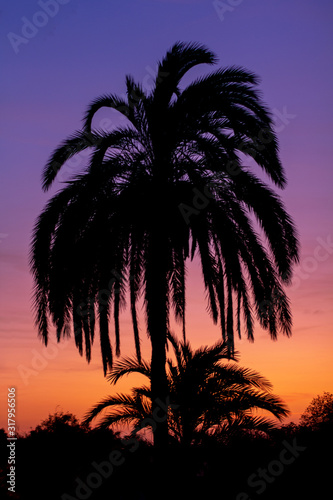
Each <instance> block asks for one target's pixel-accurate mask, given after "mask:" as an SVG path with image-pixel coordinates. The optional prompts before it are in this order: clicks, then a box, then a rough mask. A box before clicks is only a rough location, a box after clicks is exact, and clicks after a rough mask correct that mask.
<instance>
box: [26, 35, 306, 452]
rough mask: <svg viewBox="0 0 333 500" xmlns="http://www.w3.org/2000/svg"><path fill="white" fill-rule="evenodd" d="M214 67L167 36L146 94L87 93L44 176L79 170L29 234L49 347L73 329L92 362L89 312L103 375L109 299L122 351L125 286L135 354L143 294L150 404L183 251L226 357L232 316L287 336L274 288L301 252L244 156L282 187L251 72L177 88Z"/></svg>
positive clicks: (47, 181)
mask: <svg viewBox="0 0 333 500" xmlns="http://www.w3.org/2000/svg"><path fill="white" fill-rule="evenodd" d="M215 62H216V57H215V55H214V54H213V53H212V52H211V51H209V50H208V49H207V48H206V47H204V46H202V45H199V44H194V43H188V44H186V43H176V44H175V45H174V46H173V47H172V48H171V49H170V50H169V51H168V52H167V54H166V56H165V57H164V58H163V59H162V61H161V62H160V63H159V65H158V70H157V75H156V79H155V84H154V87H153V89H152V90H151V91H149V92H148V91H147V92H146V91H145V90H144V89H143V88H142V87H141V86H140V85H139V84H137V83H135V82H134V80H133V78H132V77H130V76H128V77H127V78H126V88H127V97H126V98H124V99H123V98H121V97H118V96H116V95H114V94H110V95H104V96H102V97H100V98H98V99H96V100H95V101H94V102H93V103H92V104H91V105H90V106H89V108H88V110H87V113H86V115H85V119H84V127H83V130H80V131H78V132H76V133H75V134H74V135H73V136H72V137H70V138H68V139H67V140H65V141H64V142H63V143H62V144H61V145H60V146H59V147H58V148H57V149H56V150H55V151H54V152H53V154H52V155H51V158H50V160H49V161H48V163H47V165H46V166H45V169H44V172H43V188H44V190H48V189H49V187H50V186H51V185H52V183H53V182H54V180H55V178H56V176H57V173H58V172H59V170H60V169H61V167H62V166H63V165H64V164H65V163H66V161H67V160H69V159H70V158H71V157H73V156H74V155H76V154H78V153H80V152H82V151H83V150H85V149H88V148H89V149H90V150H91V156H90V159H89V162H88V165H87V166H86V168H85V169H84V171H83V172H80V173H78V174H77V175H76V176H74V177H73V178H71V179H69V180H68V182H66V184H65V186H64V188H63V189H62V190H61V191H60V192H58V193H57V194H55V195H54V196H53V197H52V198H51V200H50V201H49V202H48V204H47V205H46V207H45V209H44V210H43V212H42V213H41V215H40V216H39V218H38V220H37V222H36V225H35V228H34V233H33V240H32V250H31V268H32V272H33V276H34V283H35V289H34V297H35V310H36V324H37V326H38V331H39V334H40V335H41V336H42V338H43V340H44V342H45V344H47V341H48V337H49V323H50V319H51V321H52V323H53V324H54V325H55V327H56V332H57V338H58V341H59V340H60V339H61V337H62V336H66V335H69V333H70V329H71V328H70V325H71V323H72V324H73V331H74V338H75V343H76V346H77V348H78V349H79V352H80V354H81V355H82V354H83V352H84V351H85V355H86V358H87V360H88V361H90V358H91V344H92V342H93V339H94V331H95V318H96V319H97V320H98V323H99V332H100V344H101V352H102V360H103V370H104V374H106V373H107V370H108V369H111V368H112V349H111V343H110V338H109V319H110V314H111V306H112V308H113V318H114V332H115V342H116V353H117V354H119V352H120V326H119V311H120V309H121V308H122V307H124V306H125V296H126V291H127V290H129V296H130V310H131V315H132V321H133V329H134V337H135V344H136V351H137V356H138V359H140V340H139V325H138V318H137V311H136V308H137V301H138V299H139V297H140V296H141V295H143V298H144V303H145V312H146V320H147V330H148V333H149V336H150V340H151V345H152V360H151V362H152V366H151V369H152V397H153V406H154V405H155V404H156V403H155V401H156V399H157V398H159V399H160V400H165V397H166V394H167V379H166V372H165V362H166V353H165V348H166V337H167V332H168V329H169V315H170V308H173V309H174V313H175V317H176V319H177V320H179V321H180V322H181V323H182V325H183V326H182V327H183V332H184V335H185V276H186V260H187V259H188V258H191V259H193V257H194V256H195V255H197V256H198V258H199V259H200V261H201V268H202V274H203V280H204V286H205V289H206V292H207V298H208V309H209V312H210V314H211V316H212V319H213V321H214V323H217V322H219V323H220V325H221V330H222V336H223V339H224V340H225V341H227V342H228V345H229V351H230V353H231V354H232V352H233V344H234V330H237V331H238V335H240V332H241V320H240V316H241V311H242V312H243V316H244V325H245V326H244V327H245V332H246V335H247V337H248V338H249V339H250V340H253V322H254V314H255V316H256V317H257V319H258V320H259V322H260V325H261V326H262V327H263V328H265V329H267V330H268V331H269V333H270V335H271V337H272V338H276V336H277V334H278V332H279V331H281V332H282V333H283V334H286V335H290V334H291V323H292V320H291V313H290V308H289V303H288V299H287V296H286V294H285V292H284V290H283V284H284V283H288V282H289V281H290V279H291V273H292V265H293V263H294V262H296V261H297V260H298V242H297V237H296V235H295V229H294V226H293V223H292V221H291V219H290V217H289V216H288V214H287V213H286V211H285V209H284V207H283V204H282V202H281V200H280V199H279V197H278V196H277V195H276V194H275V193H274V192H273V191H272V190H271V188H270V187H268V185H266V184H265V183H264V182H263V181H261V180H260V179H259V178H257V177H256V176H255V175H254V174H253V173H251V168H250V167H248V166H246V165H244V161H243V159H244V158H246V157H248V158H250V159H252V160H254V161H255V162H256V163H257V164H258V165H259V166H260V167H261V168H262V169H263V170H264V172H266V174H267V175H268V177H269V178H270V179H271V181H272V182H273V183H275V184H276V185H277V186H278V187H281V188H282V187H283V186H284V185H285V182H286V181H285V176H284V172H283V168H282V165H281V163H280V160H279V157H278V146H277V140H276V137H275V134H274V131H273V125H272V118H271V116H270V113H269V112H268V110H267V109H266V107H265V106H264V105H263V103H262V102H261V99H260V97H259V95H258V90H257V88H256V86H257V78H256V76H255V75H254V74H252V73H251V72H248V71H246V70H244V69H242V68H236V67H230V68H225V69H218V70H217V71H214V72H212V73H209V74H208V75H206V76H203V77H201V78H198V79H196V80H195V81H194V82H193V83H191V84H190V85H188V86H187V87H186V88H182V87H181V86H180V82H181V79H182V77H183V76H184V75H185V74H186V72H187V71H188V70H190V69H191V68H193V67H194V66H196V65H198V64H201V63H206V64H214V63H215ZM105 106H106V107H109V108H113V109H115V110H117V111H119V113H121V114H122V115H124V116H125V117H126V119H127V123H126V124H124V125H122V126H120V127H118V128H115V129H114V130H112V131H111V132H106V131H103V130H97V129H94V128H93V127H92V123H93V119H94V116H95V114H96V113H97V111H98V110H99V109H100V108H102V107H105ZM253 216H254V218H256V220H257V221H258V225H259V228H260V231H261V232H262V237H260V236H259V234H258V231H257V230H256V229H255V227H254V223H253V221H252V217H253ZM264 241H265V242H266V243H267V244H265V245H264ZM253 313H254V314H253ZM234 325H235V326H234ZM166 440H167V426H166V424H165V423H161V424H160V425H159V426H158V428H157V429H156V431H155V442H156V444H159V445H161V446H163V443H165V442H166Z"/></svg>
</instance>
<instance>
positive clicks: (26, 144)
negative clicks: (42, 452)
mask: <svg viewBox="0 0 333 500" xmlns="http://www.w3.org/2000/svg"><path fill="white" fill-rule="evenodd" d="M44 3H45V4H47V2H43V0H42V1H40V2H38V1H32V0H15V1H12V2H4V1H2V2H1V4H0V5H1V8H0V18H1V28H0V29H1V33H0V34H1V61H2V79H1V87H2V88H1V93H0V99H1V111H2V112H1V138H0V141H1V174H2V179H1V198H0V200H1V220H0V262H1V288H0V292H1V313H0V317H1V334H0V335H1V336H0V365H1V374H0V387H1V397H0V401H1V403H0V410H1V411H0V427H5V428H6V414H7V411H6V407H5V405H4V401H6V397H7V396H6V391H7V388H8V387H13V386H14V387H16V391H17V426H18V429H19V430H20V431H21V432H24V431H28V430H29V429H30V428H31V427H34V426H35V425H37V424H38V423H39V422H40V421H41V420H42V419H44V418H46V417H47V415H48V414H49V413H53V412H54V411H56V410H63V411H70V412H73V413H75V414H76V415H77V416H78V417H79V418H81V417H82V416H83V414H84V413H85V411H86V410H87V409H88V408H89V407H90V406H91V405H92V404H93V403H95V402H97V401H98V400H99V399H100V398H102V397H104V396H106V395H107V394H110V393H111V392H112V391H115V389H114V388H111V387H110V386H109V384H108V383H107V381H106V380H105V379H104V378H103V373H102V365H101V358H100V354H99V346H98V344H97V345H95V346H94V350H93V360H92V362H91V364H90V365H88V364H87V363H86V361H85V359H84V358H81V357H80V356H79V354H78V352H77V351H76V349H75V347H74V342H73V339H70V341H69V342H66V343H63V344H58V345H57V344H55V343H54V341H51V345H50V346H49V347H48V348H45V347H44V346H43V345H42V343H41V341H40V339H39V338H38V337H37V333H36V329H35V327H34V324H33V314H32V300H31V297H32V279H31V275H30V274H29V267H28V253H29V244H30V237H31V231H32V228H33V225H34V221H35V219H36V217H37V216H38V215H39V213H40V211H41V210H42V208H43V206H44V205H45V203H46V201H47V200H48V199H49V197H50V196H51V195H52V194H53V193H55V192H56V191H57V190H58V189H59V188H60V187H61V183H60V182H56V183H55V187H54V188H53V189H52V190H51V191H50V192H48V193H46V194H45V193H43V192H42V190H41V182H40V179H41V171H42V168H43V166H44V164H45V163H46V161H47V159H48V157H49V155H50V153H51V152H52V150H53V149H54V148H55V147H56V146H57V145H58V144H59V142H60V141H62V140H63V139H64V138H65V137H67V136H68V135H70V134H72V132H74V131H75V130H77V129H79V128H80V127H81V124H82V121H81V120H82V117H83V114H84V112H85V109H86V107H87V105H88V104H89V103H90V102H91V100H93V99H94V98H95V97H97V96H99V95H100V94H103V93H110V92H116V93H119V94H121V93H123V92H124V90H125V85H124V77H125V75H126V74H128V73H130V74H132V75H133V76H134V77H135V79H137V80H138V81H140V82H141V83H142V85H143V86H144V87H145V88H147V89H148V88H149V87H150V85H151V82H152V80H151V76H152V75H153V74H154V72H155V69H156V62H157V61H158V60H159V59H160V58H161V57H163V55H164V54H165V52H166V50H167V49H168V48H170V47H171V46H172V45H173V44H174V42H175V41H177V40H181V41H197V42H201V43H204V44H205V45H207V46H208V47H209V48H210V49H211V50H213V51H214V52H215V53H216V54H217V55H218V58H219V66H229V65H237V66H244V67H246V68H247V69H249V70H251V71H253V72H255V73H256V74H258V75H259V76H260V78H261V84H260V89H261V91H262V94H263V99H264V101H265V102H266V103H267V104H268V106H269V108H270V109H271V110H272V112H273V114H274V117H275V124H276V131H277V134H278V140H279V144H280V154H281V159H282V162H283V164H284V167H285V169H286V173H287V178H288V186H287V188H286V189H285V190H284V191H283V192H281V193H280V194H281V196H282V198H283V201H284V203H285V205H286V207H287V210H288V211H289V213H290V214H291V215H292V217H293V219H294V221H295V223H296V225H297V228H298V232H299V236H300V241H301V260H300V264H299V266H298V267H297V268H295V277H294V282H293V285H292V286H291V287H290V289H289V291H288V295H289V297H290V299H291V301H292V311H293V317H294V327H293V336H292V338H290V339H287V338H284V337H280V338H279V339H278V341H276V342H273V341H271V340H270V338H269V336H268V334H267V333H266V332H263V331H261V330H260V329H259V328H258V329H257V330H256V335H255V342H254V343H253V344H250V343H249V342H248V341H246V340H242V341H238V343H237V344H236V348H237V349H238V350H239V352H240V365H242V366H247V367H251V368H254V369H256V370H258V371H260V372H261V373H262V374H263V375H264V376H266V377H267V378H268V379H269V380H270V381H271V382H272V383H273V386H274V392H275V393H276V394H278V395H280V396H281V397H282V398H283V399H284V400H285V402H286V403H287V404H288V405H289V408H290V410H291V412H292V415H291V418H290V419H291V420H294V421H297V419H298V417H299V415H300V414H301V413H302V412H303V411H304V409H305V407H306V406H307V405H308V404H309V402H310V401H311V399H312V398H313V397H314V396H316V395H318V394H321V393H322V392H323V391H329V392H333V376H332V366H333V335H332V295H333V291H332V271H333V227H332V186H333V175H332V167H331V163H332V156H333V155H332V153H333V151H332V144H333V141H332V120H333V119H332V84H333V69H332V47H333V35H332V29H331V26H332V21H333V15H332V14H333V4H332V2H331V0H322V1H321V2H316V1H307V0H291V1H290V0H288V1H286V0H279V1H277V0H274V1H273V0H243V1H235V0H226V1H225V2H212V1H210V0H208V1H206V0H136V1H134V0H127V1H126V0H121V1H120V0H113V1H102V0H97V1H96V0H94V1H92V0H91V1H89V0H67V1H66V0H62V1H60V0H59V1H58V3H57V7H54V1H53V0H52V1H51V2H50V4H52V5H53V7H52V6H51V5H49V4H48V5H49V6H48V7H46V6H45V9H46V11H47V9H49V10H48V12H49V13H50V14H46V13H44V14H41V11H42V12H45V11H43V9H42V7H41V6H42V4H44ZM236 4H237V5H236ZM50 9H51V10H50ZM51 14H52V16H53V17H52V16H51ZM31 22H32V23H34V24H35V25H36V24H37V25H38V26H37V28H36V26H35V27H34V26H33V25H31V24H29V23H31ZM207 71H210V68H205V67H204V66H201V67H199V68H198V69H196V70H195V71H191V72H189V78H191V77H193V76H196V75H197V74H200V73H201V74H203V73H205V72H207ZM187 81H188V80H187ZM98 118H99V119H100V120H103V119H104V118H105V119H108V120H109V123H110V122H112V123H114V122H115V117H114V114H112V113H111V112H110V111H105V112H104V111H102V112H100V114H99V115H98ZM105 123H106V122H105ZM84 162H85V158H84V157H80V159H78V160H77V161H76V162H74V161H73V162H71V163H70V164H69V165H68V166H67V167H66V169H65V173H64V174H63V175H62V180H64V179H65V178H66V176H68V175H69V174H70V173H74V172H77V171H79V170H80V168H82V167H84V165H85V163H84ZM60 180H61V179H60ZM187 325H188V338H189V340H191V343H192V345H193V347H199V346H200V345H203V344H212V343H214V342H215V341H217V340H218V339H219V336H220V333H219V330H218V328H216V327H214V326H213V325H212V322H211V320H210V318H209V317H208V315H207V313H206V303H205V296H204V291H203V285H202V279H201V274H200V269H199V267H198V263H197V262H193V263H192V264H191V265H190V267H189V281H188V308H187ZM141 331H142V341H143V351H144V354H145V355H146V356H147V357H149V353H150V347H149V341H148V339H147V337H146V333H145V329H144V323H143V319H142V321H141ZM52 344H53V345H52ZM122 354H123V355H132V354H134V343H133V339H132V328H131V325H130V321H129V318H128V314H127V313H124V314H123V321H122ZM130 385H131V380H128V381H124V382H123V383H122V384H120V385H119V388H117V390H120V391H121V390H123V389H126V388H128V387H129V386H130Z"/></svg>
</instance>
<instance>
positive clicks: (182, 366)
mask: <svg viewBox="0 0 333 500" xmlns="http://www.w3.org/2000/svg"><path fill="white" fill-rule="evenodd" d="M168 338H169V340H170V342H171V345H172V347H173V351H174V358H175V361H173V360H172V359H168V361H167V379H168V398H169V404H170V408H169V411H168V427H169V433H170V436H171V437H172V438H173V439H175V440H176V441H177V442H180V443H181V444H182V445H189V444H191V443H197V444H198V443H201V442H209V440H212V439H213V440H217V439H222V440H224V441H227V440H230V438H231V437H233V436H234V435H237V434H239V432H240V431H242V432H243V433H244V434H245V433H247V434H249V433H251V432H252V433H256V432H264V433H268V432H270V431H271V430H272V429H274V427H275V424H274V422H273V421H272V420H269V419H267V418H265V417H259V416H256V415H255V413H254V412H255V411H256V410H258V409H261V410H266V411H267V412H270V413H272V414H273V415H274V416H275V417H276V418H277V419H279V420H282V419H283V418H284V417H286V416H287V415H288V413H289V411H288V410H287V408H286V406H285V405H284V404H283V402H282V401H281V399H280V398H278V397H277V396H274V395H273V394H271V392H270V391H271V387H272V386H271V384H270V382H269V381H268V380H267V379H265V378H264V377H263V376H261V375H260V374H259V373H257V372H255V371H254V370H250V369H248V368H241V367H238V366H237V365H236V364H235V363H231V362H228V363H226V362H225V363H222V360H226V359H230V354H229V352H228V348H227V345H226V344H223V343H222V342H220V343H217V344H216V345H214V346H212V347H207V346H206V347H201V348H199V349H197V350H195V351H193V350H192V348H191V346H190V344H189V343H188V342H185V341H183V342H178V341H177V340H176V339H175V337H173V336H172V335H171V334H169V337H168ZM236 359H237V356H236V355H234V356H233V360H234V361H235V360H236ZM131 373H139V374H141V375H144V376H146V377H147V379H148V382H149V385H148V386H147V385H144V386H141V387H135V388H134V389H133V390H132V394H130V395H127V394H116V395H115V396H109V397H107V398H105V399H103V400H102V401H101V402H100V403H98V404H97V405H95V406H94V407H93V408H92V409H91V410H90V411H89V412H88V413H87V415H86V418H85V420H84V422H85V423H90V422H91V421H92V420H94V419H95V418H97V417H98V416H100V415H101V414H103V413H104V416H103V418H102V420H101V421H100V422H99V424H98V426H99V427H100V428H107V427H109V426H111V427H115V426H117V425H118V424H119V423H120V424H123V423H126V424H132V425H133V426H134V428H135V429H134V435H135V434H136V432H137V430H138V429H142V428H144V427H145V422H146V423H148V426H149V427H150V428H151V427H153V425H154V422H155V421H156V418H155V419H154V415H153V413H152V405H151V390H150V385H151V366H150V363H148V362H145V361H142V362H141V363H138V362H137V361H136V360H135V359H134V358H124V359H122V360H119V361H117V362H116V363H115V365H114V367H113V369H112V370H111V372H110V374H109V377H108V378H109V380H110V382H111V383H113V384H116V383H117V382H118V380H119V379H120V378H122V377H124V376H126V375H129V374H131ZM105 410H108V412H107V413H106V412H105ZM161 410H162V409H161ZM158 418H163V411H160V413H159V416H158ZM132 434H133V432H132Z"/></svg>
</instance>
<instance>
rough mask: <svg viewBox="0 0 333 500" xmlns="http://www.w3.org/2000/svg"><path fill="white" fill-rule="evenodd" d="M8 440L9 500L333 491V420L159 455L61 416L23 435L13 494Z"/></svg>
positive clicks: (2, 489)
mask: <svg viewBox="0 0 333 500" xmlns="http://www.w3.org/2000/svg"><path fill="white" fill-rule="evenodd" d="M0 438H1V464H0V497H1V498H11V499H22V500H25V499H27V500H28V499H29V500H30V499H34V500H39V499H43V500H44V499H49V500H53V499H54V500H55V499H57V500H60V499H61V500H73V499H78V500H83V499H88V498H89V499H91V500H95V499H96V500H97V499H98V500H104V499H105V500H106V499H108V500H109V499H113V498H117V499H119V500H121V499H142V500H143V499H157V498H166V497H169V498H174V499H181V498H192V499H196V498H198V499H201V498H202V499H204V498H221V499H227V500H229V499H230V500H256V499H259V500H265V499H269V500H275V499H282V498H283V499H293V500H294V499H296V498H297V499H298V498H304V499H306V498H327V494H328V493H329V492H330V491H331V480H330V475H331V465H330V461H331V450H332V444H333V425H332V423H330V422H329V423H323V424H322V425H320V426H316V427H313V426H312V427H311V426H309V425H295V424H293V423H292V424H289V425H285V426H282V427H280V428H279V429H276V430H274V431H272V432H271V434H270V436H269V437H267V436H265V435H263V434H260V433H257V434H253V433H249V432H241V431H238V432H235V433H234V434H232V435H229V436H228V437H227V438H226V439H219V440H216V439H209V438H207V442H206V443H204V444H202V445H200V446H188V447H181V446H179V445H177V444H173V445H170V446H169V448H168V449H167V451H166V452H163V456H159V455H158V454H157V453H158V452H157V451H156V450H154V448H153V446H152V445H151V444H150V443H149V442H148V441H146V440H144V439H140V438H139V437H136V438H132V439H130V438H127V439H124V438H121V436H120V435H119V434H118V433H115V432H114V431H112V430H109V429H106V430H98V429H90V428H89V427H88V426H85V425H82V424H80V423H79V422H78V420H77V419H76V418H75V417H74V416H73V415H71V414H56V415H54V416H50V417H49V419H48V420H46V421H44V422H43V423H42V424H41V425H39V426H37V427H36V428H35V429H34V430H32V431H30V433H28V434H27V435H25V436H18V439H17V441H16V456H17V461H16V488H15V489H16V491H15V494H14V493H9V492H8V490H7V487H8V485H7V480H8V477H7V474H8V464H7V458H8V453H7V449H8V448H7V443H8V441H7V436H6V433H5V432H4V431H3V430H1V433H0ZM161 465H163V467H161ZM161 470H162V471H163V472H162V474H163V478H161V477H160V476H161Z"/></svg>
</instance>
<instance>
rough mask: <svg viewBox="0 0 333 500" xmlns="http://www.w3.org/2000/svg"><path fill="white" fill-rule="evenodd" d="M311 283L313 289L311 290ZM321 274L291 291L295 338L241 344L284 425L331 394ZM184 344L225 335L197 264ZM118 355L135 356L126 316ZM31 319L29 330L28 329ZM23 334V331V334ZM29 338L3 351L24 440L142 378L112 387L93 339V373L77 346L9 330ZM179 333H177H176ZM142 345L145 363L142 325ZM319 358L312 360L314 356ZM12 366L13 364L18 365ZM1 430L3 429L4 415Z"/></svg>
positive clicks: (244, 359) (245, 362)
mask: <svg viewBox="0 0 333 500" xmlns="http://www.w3.org/2000/svg"><path fill="white" fill-rule="evenodd" d="M332 260H333V259H332V258H331V259H330V260H327V262H326V261H325V262H323V263H322V266H323V268H322V273H323V277H324V276H325V270H326V271H328V267H331V266H332ZM311 280H312V283H311ZM316 280H318V272H317V274H316V275H315V274H313V275H312V276H311V275H309V277H308V280H307V281H306V280H304V283H306V285H307V286H306V288H304V291H302V285H303V284H304V283H300V284H299V285H298V286H297V287H295V286H294V288H295V289H294V290H292V287H290V289H291V290H290V293H289V296H290V299H291V302H292V307H293V317H294V328H293V335H292V337H291V338H286V337H284V336H280V337H279V338H278V340H277V341H272V340H271V339H270V338H269V335H268V334H267V333H266V332H265V331H263V330H261V329H260V328H259V327H257V329H256V334H255V341H254V342H253V343H250V342H248V341H247V340H246V339H241V340H239V339H236V350H237V351H238V353H239V365H240V366H244V367H248V368H252V369H254V370H256V371H258V372H259V373H261V374H262V375H263V376H265V377H266V378H267V379H268V380H270V382H271V383H272V384H273V393H274V394H276V395H278V396H280V397H281V398H282V399H283V401H284V402H285V403H286V404H287V405H288V407H289V409H290V410H291V415H290V416H289V417H288V418H287V419H286V420H285V422H286V423H287V422H289V421H294V422H297V421H298V418H299V416H300V414H301V413H302V412H303V411H304V410H305V408H306V406H307V405H308V404H309V403H310V401H311V400H312V398H313V397H315V396H316V395H318V394H321V393H323V392H324V391H329V392H333V375H332V370H331V366H332V352H333V340H332V336H331V335H330V313H329V312H328V310H327V307H325V303H324V302H323V301H322V300H321V299H320V297H317V298H316V296H314V297H312V296H309V294H308V285H309V284H310V285H311V288H313V289H314V288H315V287H316ZM187 289H188V292H187V295H188V306H187V337H188V340H189V341H190V343H191V345H192V347H193V348H198V347H200V346H202V345H212V344H214V343H215V342H217V341H218V340H219V339H220V331H219V328H218V327H217V326H214V325H213V324H212V321H211V319H210V318H209V316H208V313H207V312H206V310H205V309H206V302H205V299H204V291H203V284H202V278H201V274H200V270H199V266H198V262H196V261H194V262H193V263H191V264H190V265H189V273H188V287H187ZM121 319H122V321H121V333H122V336H121V354H122V356H133V355H134V342H133V335H132V327H131V323H130V317H129V313H128V311H125V312H124V313H123V314H122V318H121ZM31 321H32V318H30V321H29V323H30V324H31ZM23 327H24V328H23ZM16 328H17V329H18V331H21V332H22V329H24V332H25V335H24V336H22V334H20V335H18V336H15V335H14V336H11V339H10V342H9V337H8V343H7V346H6V347H5V349H3V351H2V356H1V357H2V364H3V366H4V368H5V369H4V370H3V373H2V386H3V387H7V386H8V387H12V386H15V387H16V390H17V415H18V417H17V425H18V431H19V432H23V433H24V432H27V431H29V430H30V429H31V428H34V427H35V426H36V425H37V424H39V423H40V422H41V420H44V419H45V418H47V416H48V414H52V413H54V412H56V411H64V412H67V411H69V412H71V413H74V414H75V415H76V416H77V417H78V418H79V419H82V417H83V416H84V414H85V412H86V411H87V410H88V409H89V408H90V407H91V406H92V405H93V404H95V403H97V402H98V401H100V400H101V399H103V398H104V397H105V396H107V395H109V394H115V393H116V392H129V391H130V389H131V387H132V386H134V385H136V384H140V383H141V382H142V378H141V377H139V380H138V379H136V377H135V376H134V375H131V376H129V377H128V378H124V379H123V380H121V381H120V382H119V383H118V384H117V385H116V386H110V384H109V383H108V381H107V380H106V379H105V378H104V377H103V373H102V366H101V356H100V350H99V344H98V335H97V334H96V340H95V344H94V346H93V355H92V361H91V363H90V364H89V365H88V364H87V362H86V360H85V358H84V357H80V356H79V354H78V351H77V349H76V347H75V345H74V341H73V339H72V338H70V339H69V340H63V341H62V342H61V343H59V344H58V343H56V342H55V340H54V339H53V338H52V337H51V338H50V342H49V345H48V347H45V346H44V345H43V344H42V343H41V341H40V339H38V338H37V335H36V331H35V329H33V328H32V327H31V326H30V327H25V325H24V324H23V323H20V322H17V323H16V326H15V323H13V325H12V331H13V332H15V330H16ZM177 333H178V332H177ZM141 341H142V342H141V343H142V354H143V358H144V359H148V360H149V358H150V343H149V339H148V338H147V335H146V333H145V329H144V323H143V319H141ZM314 352H315V356H314ZM13 359H15V363H13ZM0 427H6V421H5V419H4V414H3V413H2V415H1V418H0Z"/></svg>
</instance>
